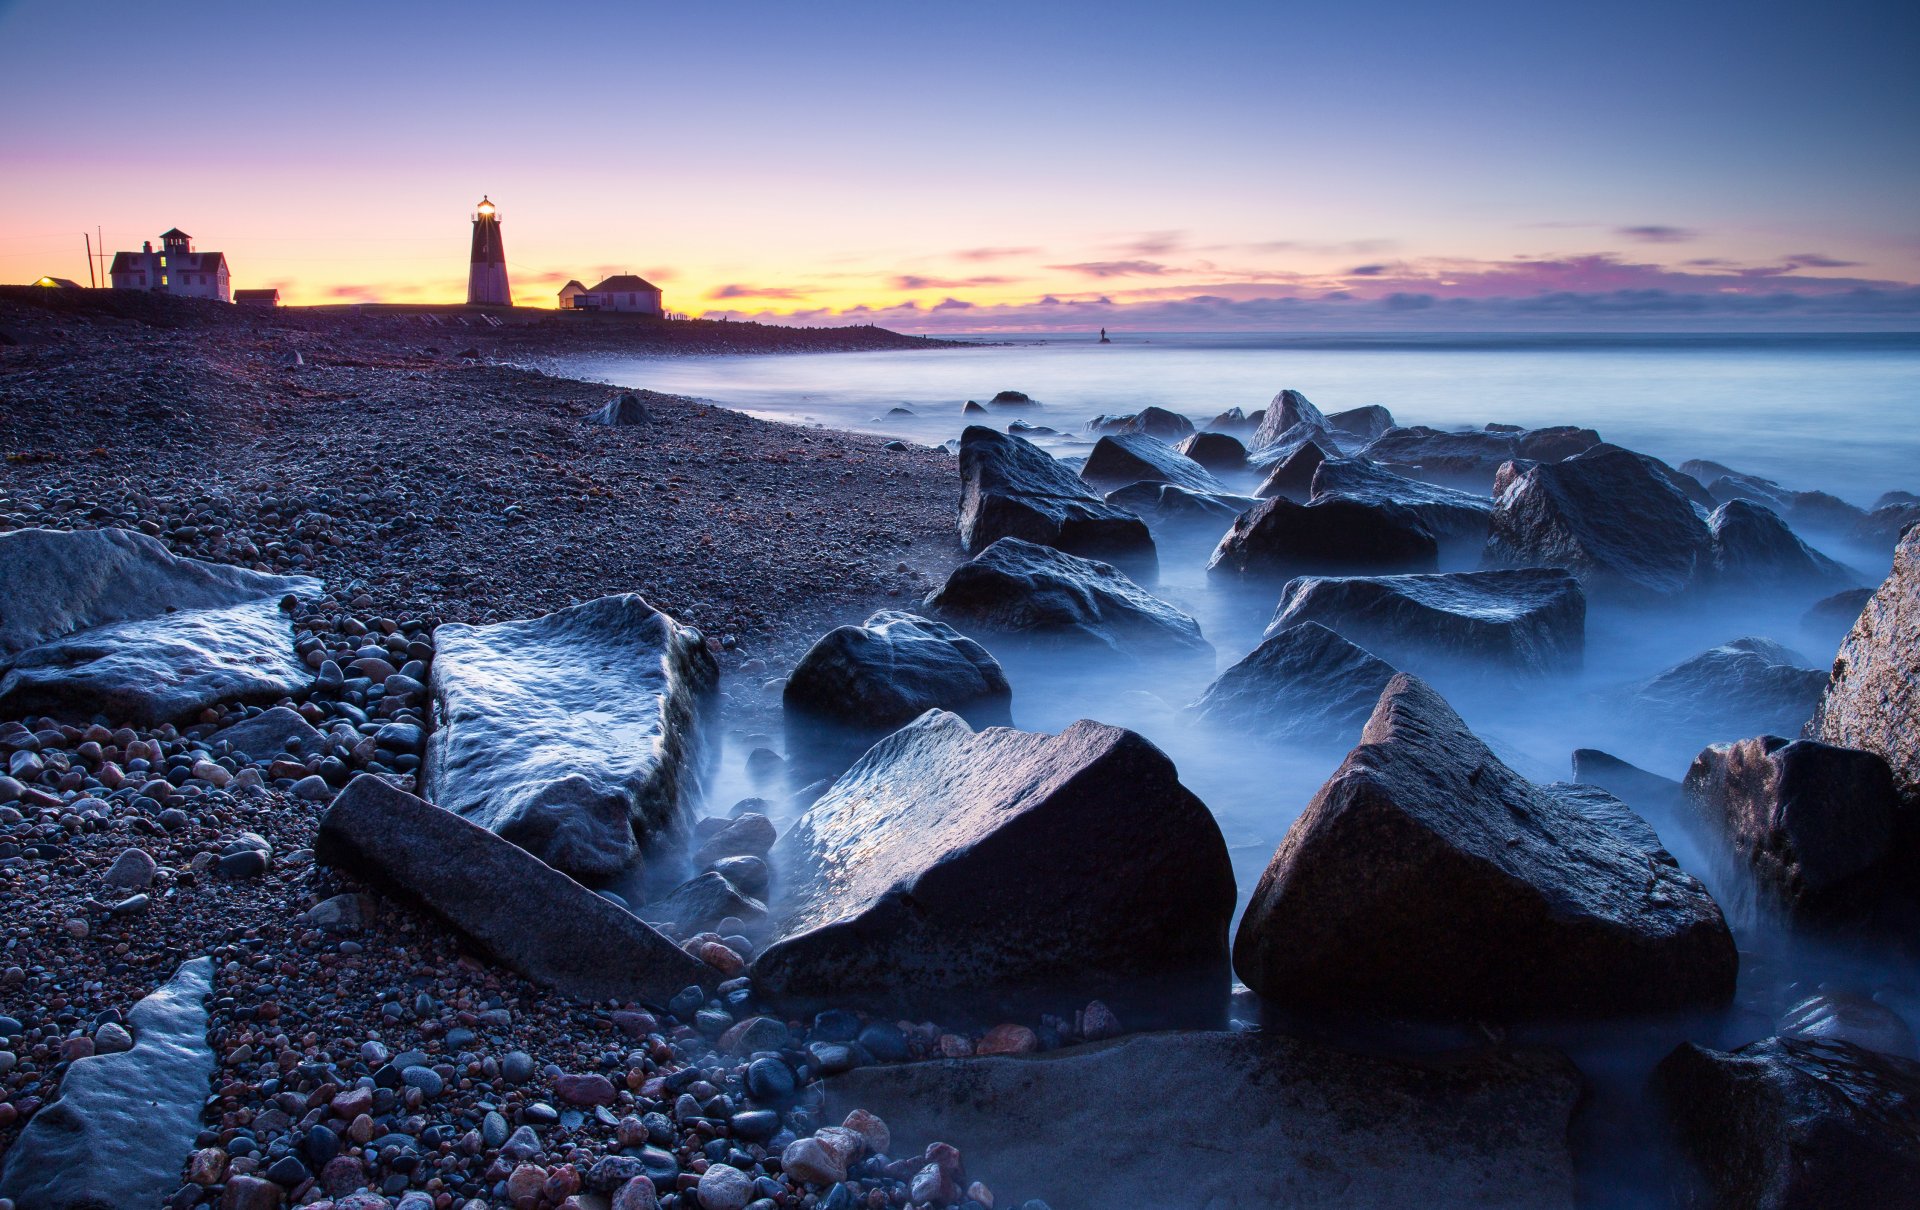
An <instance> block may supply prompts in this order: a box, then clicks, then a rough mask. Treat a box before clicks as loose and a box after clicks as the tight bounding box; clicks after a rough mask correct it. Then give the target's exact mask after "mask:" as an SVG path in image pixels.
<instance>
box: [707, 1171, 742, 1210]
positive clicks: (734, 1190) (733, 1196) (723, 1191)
mask: <svg viewBox="0 0 1920 1210" xmlns="http://www.w3.org/2000/svg"><path fill="white" fill-rule="evenodd" d="M697 1188H698V1192H699V1197H700V1210H746V1206H747V1202H748V1201H749V1200H751V1199H752V1197H753V1182H752V1181H751V1180H749V1179H748V1178H747V1174H746V1173H744V1172H742V1171H740V1170H739V1169H738V1168H735V1167H733V1166H731V1165H729V1164H714V1165H713V1166H712V1167H710V1168H708V1169H707V1170H706V1171H705V1172H703V1173H701V1174H700V1184H699V1185H698V1187H697Z"/></svg>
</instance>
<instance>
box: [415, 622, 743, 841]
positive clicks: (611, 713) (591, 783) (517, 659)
mask: <svg viewBox="0 0 1920 1210" xmlns="http://www.w3.org/2000/svg"><path fill="white" fill-rule="evenodd" d="M434 644H435V647H436V649H437V654H436V656H435V658H434V661H433V708H434V732H433V737H432V738H431V739H430V740H429V741H428V743H427V753H426V780H425V782H424V792H425V794H426V795H427V797H428V798H429V799H431V800H432V801H433V802H434V803H435V804H436V805H437V806H439V807H441V808H443V809H445V810H449V811H452V812H454V813H455V814H457V815H460V816H461V817H462V818H465V819H467V820H469V821H471V822H473V823H476V824H479V825H480V826H482V827H485V828H487V829H489V830H491V831H493V832H497V833H498V834H499V835H501V836H503V837H505V838H506V839H508V840H510V841H512V842H513V843H515V844H517V845H519V846H520V847H522V848H524V849H526V850H527V851H528V852H529V853H532V854H533V855H534V856H536V857H538V858H540V859H541V860H542V861H544V862H546V863H547V864H548V865H551V866H553V867H554V868H555V869H558V870H561V871H564V872H566V873H568V874H576V875H579V876H581V877H592V878H610V877H613V876H615V875H618V874H619V873H621V872H622V871H624V870H626V869H628V868H629V867H631V866H632V865H634V863H635V862H636V861H637V859H638V857H639V855H640V853H641V851H642V849H643V847H644V846H646V845H647V844H649V843H650V842H651V841H653V840H654V839H655V838H656V837H658V836H662V835H672V834H676V833H678V832H679V831H681V830H682V829H683V828H684V826H685V822H684V810H685V807H684V805H683V800H684V799H685V797H686V794H687V792H688V790H689V788H690V782H691V779H692V777H693V753H694V749H695V745H696V734H695V731H696V723H697V716H698V712H699V707H700V702H701V700H702V698H703V697H704V696H705V695H706V694H707V692H708V691H710V690H711V689H712V688H713V686H714V683H715V682H716V681H717V679H718V678H719V670H718V668H717V667H716V666H715V664H714V659H713V656H712V655H711V654H709V652H708V651H707V647H706V643H705V641H704V640H703V639H702V638H701V636H700V632H699V631H697V630H693V629H691V628H689V627H686V626H682V625H680V624H679V623H678V622H676V621H674V620H673V619H672V618H670V617H668V616H667V615H666V614H664V613H661V612H660V611H658V610H656V609H655V608H654V607H653V606H651V605H649V604H647V602H646V601H645V600H643V599H641V598H640V597H638V596H636V595H634V594H632V593H625V594H621V595H617V596H608V597H601V598H600V599H599V600H596V601H589V602H587V603H585V604H583V605H575V606H573V607H572V608H570V609H562V610H560V611H558V612H556V613H550V614H546V615H545V616H543V617H538V618H530V619H527V620H523V621H515V622H501V623H499V624H497V625H493V626H465V625H455V624H448V625H444V626H441V627H439V628H438V629H437V630H435V631H434Z"/></svg>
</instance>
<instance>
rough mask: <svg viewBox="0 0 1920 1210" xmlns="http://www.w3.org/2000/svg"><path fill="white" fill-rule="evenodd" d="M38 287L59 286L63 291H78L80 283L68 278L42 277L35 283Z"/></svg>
mask: <svg viewBox="0 0 1920 1210" xmlns="http://www.w3.org/2000/svg"><path fill="white" fill-rule="evenodd" d="M33 284H34V285H36V286H58V287H59V288H60V289H62V290H78V289H79V288H80V283H79V282H77V281H74V280H73V279H71V278H66V277H53V276H47V277H42V278H40V279H39V280H38V281H36V282H34V283H33Z"/></svg>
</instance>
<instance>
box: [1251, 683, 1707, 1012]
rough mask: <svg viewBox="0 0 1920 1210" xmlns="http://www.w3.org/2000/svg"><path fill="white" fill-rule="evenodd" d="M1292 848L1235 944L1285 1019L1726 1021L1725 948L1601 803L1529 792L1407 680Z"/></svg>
mask: <svg viewBox="0 0 1920 1210" xmlns="http://www.w3.org/2000/svg"><path fill="white" fill-rule="evenodd" d="M1360 741H1361V742H1360V746H1359V747H1357V748H1355V749H1354V750H1353V751H1352V752H1350V753H1348V754H1347V759H1346V761H1345V762H1344V763H1342V764H1341V766H1340V768H1339V769H1338V770H1336V771H1335V772H1334V775H1333V777H1332V778H1331V779H1329V780H1328V781H1327V783H1326V784H1325V785H1323V786H1322V787H1320V791H1319V793H1317V794H1316V795H1314V798H1313V801H1312V802H1311V803H1309V804H1308V806H1307V809H1306V810H1305V811H1303V812H1302V813H1301V814H1300V817H1299V818H1298V819H1296V820H1295V821H1294V823H1293V826H1292V827H1291V828H1290V829H1288V831H1287V835H1286V838H1285V839H1284V840H1283V841H1281V843H1280V847H1279V849H1278V850H1277V851H1276V852H1275V853H1274V855H1273V861H1272V862H1271V864H1269V865H1268V867H1267V870H1266V873H1265V874H1263V875H1262V876H1261V879H1260V882H1259V885H1258V886H1257V887H1255V888H1254V892H1253V897H1252V900H1251V901H1250V902H1249V903H1248V905H1247V910H1246V913H1245V915H1244V916H1243V918H1242V920H1241V923H1240V930H1239V933H1238V934H1237V936H1236V937H1235V939H1234V969H1235V970H1236V971H1238V972H1239V974H1240V977H1241V978H1242V979H1243V980H1245V981H1246V984H1247V986H1248V987H1250V988H1252V989H1253V990H1254V991H1255V992H1257V993H1259V994H1260V995H1261V996H1262V997H1263V998H1265V999H1267V1000H1270V1001H1273V1002H1275V1003H1277V1004H1282V1005H1291V1006H1297V1007H1301V1008H1307V1009H1313V1010H1322V1011H1334V1012H1360V1013H1374V1014H1395V1013H1406V1014H1411V1015H1415V1016H1425V1017H1451V1016H1476V1017H1492V1018H1495V1019H1502V1018H1504V1019H1514V1018H1522V1017H1579V1016H1595V1015H1600V1014H1606V1013H1633V1012H1654V1011H1664V1010H1669V1009H1679V1008H1688V1007H1701V1006H1717V1005H1720V1004H1724V1003H1726V1001H1727V1000H1728V999H1729V998H1730V997H1731V996H1732V995H1733V987H1734V976H1735V972H1736V970H1737V967H1738V958H1737V955H1736V954H1735V951H1734V945H1733V934H1732V933H1731V932H1729V931H1728V929H1727V923H1726V920H1725V919H1724V918H1723V917H1722V916H1721V913H1720V908H1719V906H1718V905H1717V904H1715V903H1714V901H1713V899H1712V897H1711V896H1709V895H1708V894H1707V891H1706V888H1705V887H1703V886H1701V885H1700V883H1699V882H1698V881H1697V880H1696V879H1694V878H1693V877H1691V876H1690V875H1688V874H1686V873H1685V872H1684V871H1682V870H1681V869H1680V868H1679V866H1678V864H1677V863H1675V861H1674V860H1673V858H1672V856H1671V855H1669V854H1668V853H1667V852H1666V850H1665V849H1663V848H1661V847H1660V844H1659V839H1658V837H1656V836H1655V835H1654V833H1653V829H1652V828H1650V827H1648V826H1647V824H1646V823H1645V822H1644V821H1643V820H1641V819H1640V818H1639V817H1638V816H1636V815H1634V814H1633V812H1632V811H1630V810H1628V809H1627V807H1626V806H1625V805H1623V804H1622V803H1620V802H1619V801H1618V800H1616V799H1613V798H1612V797H1611V796H1610V795H1608V794H1606V792H1605V791H1602V790H1599V789H1598V788H1596V787H1591V786H1538V785H1535V784H1533V783H1532V782H1529V781H1527V780H1526V779H1525V778H1522V777H1521V776H1519V775H1518V774H1516V773H1514V772H1513V771H1512V770H1510V769H1508V768H1507V767H1506V766H1505V765H1503V764H1501V763H1500V760H1499V758H1497V757H1495V756H1494V754H1493V753H1492V752H1491V751H1489V750H1488V748H1487V746H1486V745H1485V744H1484V743H1482V742H1481V741H1480V739H1479V738H1478V737H1477V736H1475V735H1474V734H1473V733H1472V732H1471V731H1469V730H1468V729H1467V726H1466V724H1465V723H1464V722H1462V721H1461V719H1460V716H1459V715H1457V714H1455V713H1454V712H1453V709H1452V707H1450V706H1448V705H1447V703H1446V702H1445V701H1444V700H1442V699H1441V697H1440V695H1439V694H1437V693H1435V692H1434V691H1433V690H1432V689H1430V688H1428V687H1427V686H1426V685H1425V684H1424V683H1422V682H1421V681H1419V680H1418V679H1416V678H1414V677H1411V676H1407V675H1405V674H1404V673H1403V674H1401V675H1400V676H1397V677H1395V678H1394V679H1393V681H1392V682H1391V683H1390V684H1389V685H1388V686H1387V689H1386V692H1385V693H1383V694H1381V695H1380V703H1379V705H1378V706H1377V707H1376V708H1375V710H1374V712H1373V717H1372V718H1371V719H1369V720H1368V722H1367V726H1366V730H1365V731H1364V732H1362V733H1361V737H1360Z"/></svg>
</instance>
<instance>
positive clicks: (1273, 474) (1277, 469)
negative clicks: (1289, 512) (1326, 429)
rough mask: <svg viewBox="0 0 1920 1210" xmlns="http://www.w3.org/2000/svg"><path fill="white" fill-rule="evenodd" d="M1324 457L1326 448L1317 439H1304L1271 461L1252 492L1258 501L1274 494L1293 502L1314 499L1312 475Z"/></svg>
mask: <svg viewBox="0 0 1920 1210" xmlns="http://www.w3.org/2000/svg"><path fill="white" fill-rule="evenodd" d="M1326 460H1327V451H1326V450H1325V449H1323V448H1321V445H1320V443H1319V442H1317V441H1303V442H1301V443H1300V445H1299V446H1298V447H1296V448H1295V449H1294V450H1293V452H1292V453H1289V454H1288V455H1287V456H1286V457H1285V458H1282V459H1281V460H1280V461H1278V462H1276V463H1274V464H1273V469H1272V470H1270V471H1268V472H1267V477H1266V478H1265V479H1262V480H1261V481H1260V486H1259V487H1256V488H1254V489H1253V494H1254V496H1255V497H1256V498H1258V499H1261V500H1271V499H1273V498H1274V497H1275V496H1279V497H1281V498H1282V499H1286V500H1291V501H1293V502H1294V503H1296V504H1305V503H1306V502H1307V501H1308V500H1311V499H1312V498H1313V477H1314V475H1315V474H1317V473H1318V472H1319V470H1320V465H1321V464H1322V463H1324V462H1325V461H1326Z"/></svg>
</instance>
